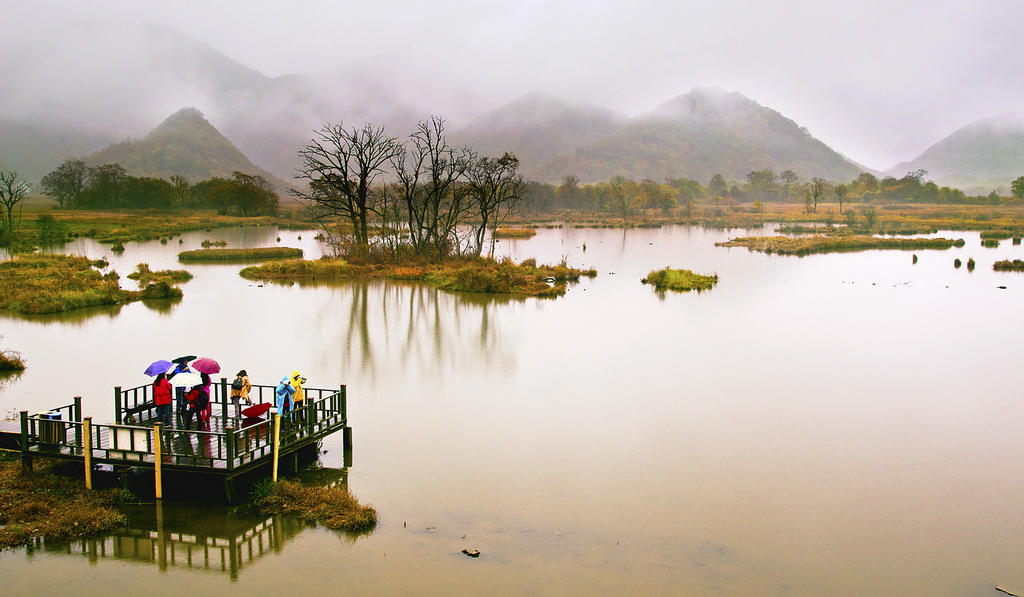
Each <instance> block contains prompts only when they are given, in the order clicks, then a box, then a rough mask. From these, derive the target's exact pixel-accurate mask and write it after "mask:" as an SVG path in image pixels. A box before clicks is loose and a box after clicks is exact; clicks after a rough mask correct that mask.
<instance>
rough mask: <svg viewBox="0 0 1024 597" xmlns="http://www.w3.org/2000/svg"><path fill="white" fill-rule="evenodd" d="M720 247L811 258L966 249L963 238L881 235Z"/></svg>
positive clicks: (771, 239) (756, 239) (768, 239)
mask: <svg viewBox="0 0 1024 597" xmlns="http://www.w3.org/2000/svg"><path fill="white" fill-rule="evenodd" d="M715 246H716V247H746V248H747V249H749V250H751V251H760V252H762V253H777V254H779V255H809V254H811V253H829V252H841V251H869V250H873V249H899V250H916V249H936V250H943V249H949V248H951V247H962V246H964V240H963V239H956V240H951V239H948V238H891V237H877V236H859V235H857V236H822V235H818V236H810V237H801V238H788V237H784V236H747V237H741V238H734V239H732V240H729V241H726V242H720V243H715Z"/></svg>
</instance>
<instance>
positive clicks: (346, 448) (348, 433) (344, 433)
mask: <svg viewBox="0 0 1024 597" xmlns="http://www.w3.org/2000/svg"><path fill="white" fill-rule="evenodd" d="M341 437H342V440H341V443H342V452H341V453H342V457H343V459H344V465H345V467H346V468H348V467H350V466H352V428H351V427H347V426H346V427H342V428H341Z"/></svg>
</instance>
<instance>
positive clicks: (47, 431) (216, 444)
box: [0, 378, 351, 501]
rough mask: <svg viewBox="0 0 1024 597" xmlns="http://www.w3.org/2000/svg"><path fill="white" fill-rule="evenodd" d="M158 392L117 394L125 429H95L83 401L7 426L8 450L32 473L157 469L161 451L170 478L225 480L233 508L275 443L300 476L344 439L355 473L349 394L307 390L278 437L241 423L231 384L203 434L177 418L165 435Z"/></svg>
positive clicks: (264, 426)
mask: <svg viewBox="0 0 1024 597" xmlns="http://www.w3.org/2000/svg"><path fill="white" fill-rule="evenodd" d="M274 389H275V387H274V386H253V387H252V392H251V393H250V397H251V398H252V399H253V400H254V401H255V402H257V403H267V402H271V401H272V400H273V396H274ZM152 391H153V388H152V386H151V385H148V384H147V385H144V386H139V387H136V388H131V389H128V390H122V389H121V388H120V387H117V388H114V410H115V416H116V420H117V423H114V424H95V423H93V422H92V420H91V417H83V416H82V407H81V399H79V398H75V401H74V403H73V404H70V405H67V406H62V407H59V408H56V409H54V410H52V411H50V412H49V413H40V414H38V415H29V413H28V412H27V411H22V412H21V417H20V421H16V422H3V424H0V448H6V449H15V450H18V451H20V452H21V454H22V459H23V461H24V462H25V464H26V466H28V467H30V466H31V461H32V457H33V456H36V455H39V456H47V457H52V458H60V459H64V460H72V461H80V462H83V466H84V463H85V460H86V459H87V458H88V460H89V461H90V462H91V464H92V466H94V467H95V466H97V465H106V466H111V467H115V468H119V467H134V468H141V469H151V470H153V469H155V468H156V463H157V455H156V451H157V449H158V448H159V450H160V457H159V463H160V467H161V468H162V470H163V472H164V473H165V474H166V473H171V474H172V475H174V474H189V475H191V474H204V475H213V476H217V477H220V478H222V479H223V482H224V491H225V495H226V496H227V499H228V501H234V497H235V496H234V479H235V477H237V476H239V475H242V474H245V473H249V472H252V471H254V470H256V469H258V468H260V467H265V466H270V465H271V464H272V461H273V454H274V446H275V444H274V442H275V435H276V437H277V448H278V452H279V459H280V460H281V461H282V462H283V463H284V464H286V465H290V466H288V467H289V468H291V469H293V470H294V469H296V468H297V463H298V454H299V452H300V451H303V450H306V449H311V448H314V447H315V446H316V445H317V443H318V442H319V441H320V440H322V439H323V438H324V437H326V436H328V435H330V434H332V433H334V432H335V431H339V430H340V431H342V432H343V433H344V445H345V466H346V467H347V466H351V460H350V458H351V429H350V428H349V427H348V417H347V402H346V391H345V386H341V387H340V388H339V389H336V390H326V389H319V388H305V394H306V399H305V400H304V401H303V403H304V406H303V407H302V408H300V409H299V410H295V411H292V412H289V413H287V414H285V415H282V416H281V417H280V429H279V431H278V432H277V433H276V434H275V431H274V421H273V419H265V418H257V419H241V420H239V419H236V418H235V417H234V416H233V415H234V406H233V405H232V404H230V399H229V394H230V388H229V386H228V383H227V380H226V379H223V378H222V379H221V380H220V382H219V383H217V384H214V385H213V387H212V388H211V397H210V401H211V415H210V418H209V421H208V423H207V424H206V425H205V426H204V428H203V429H201V430H196V429H184V428H183V421H182V419H181V418H180V417H178V416H177V415H175V417H174V421H173V422H172V425H171V427H170V428H169V429H165V430H164V432H163V433H161V434H160V438H159V440H160V441H159V443H158V442H157V439H158V438H157V437H156V435H157V434H156V433H155V431H154V426H153V423H154V422H155V417H156V406H155V405H154V404H153V398H152Z"/></svg>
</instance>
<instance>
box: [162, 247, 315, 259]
mask: <svg viewBox="0 0 1024 597" xmlns="http://www.w3.org/2000/svg"><path fill="white" fill-rule="evenodd" d="M301 257H302V249H293V248H291V247H259V248H255V249H196V250H194V251H182V252H181V253H178V261H186V262H189V261H191V262H196V261H234V262H239V261H266V260H269V259H296V258H301Z"/></svg>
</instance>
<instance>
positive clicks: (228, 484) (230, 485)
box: [224, 475, 235, 504]
mask: <svg viewBox="0 0 1024 597" xmlns="http://www.w3.org/2000/svg"><path fill="white" fill-rule="evenodd" d="M224 499H226V500H227V502H228V503H229V504H234V503H235V477H234V476H232V475H224Z"/></svg>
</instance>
